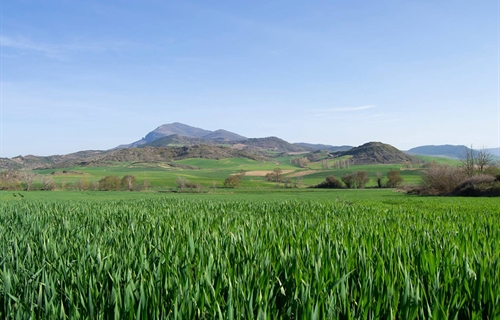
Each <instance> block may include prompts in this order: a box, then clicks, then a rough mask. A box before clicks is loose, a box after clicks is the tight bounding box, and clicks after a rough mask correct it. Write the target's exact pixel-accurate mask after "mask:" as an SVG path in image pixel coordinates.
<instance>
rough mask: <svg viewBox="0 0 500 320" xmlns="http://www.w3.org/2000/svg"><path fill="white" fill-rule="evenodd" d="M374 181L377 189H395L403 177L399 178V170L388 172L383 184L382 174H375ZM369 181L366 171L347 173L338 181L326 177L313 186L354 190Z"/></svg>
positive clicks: (332, 177) (333, 177)
mask: <svg viewBox="0 0 500 320" xmlns="http://www.w3.org/2000/svg"><path fill="white" fill-rule="evenodd" d="M375 178H376V181H377V186H378V187H379V188H382V187H384V186H385V187H388V188H395V187H397V186H399V185H400V184H401V183H402V182H403V177H401V174H400V172H399V170H390V171H389V172H388V173H387V182H386V183H385V184H384V177H383V175H382V173H380V172H377V173H376V175H375ZM369 181H370V178H369V177H368V172H366V171H356V172H353V173H348V174H345V175H343V176H342V177H341V178H340V180H339V179H338V178H337V177H335V176H332V175H330V176H327V177H326V178H325V181H323V182H321V183H320V184H318V185H316V186H314V188H332V189H338V188H344V187H345V188H347V189H351V188H356V189H362V188H364V187H365V186H366V184H367V183H368V182H369Z"/></svg>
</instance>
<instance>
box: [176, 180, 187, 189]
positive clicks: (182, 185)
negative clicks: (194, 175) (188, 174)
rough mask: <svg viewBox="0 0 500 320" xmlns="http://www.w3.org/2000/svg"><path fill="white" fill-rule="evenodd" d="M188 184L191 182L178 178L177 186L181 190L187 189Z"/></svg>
mask: <svg viewBox="0 0 500 320" xmlns="http://www.w3.org/2000/svg"><path fill="white" fill-rule="evenodd" d="M188 183H189V180H188V179H186V178H184V177H177V179H175V184H176V185H177V188H179V189H181V190H182V191H183V190H184V189H185V188H186V186H187V184H188Z"/></svg>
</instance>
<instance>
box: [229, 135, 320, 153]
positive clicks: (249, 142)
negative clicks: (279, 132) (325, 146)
mask: <svg viewBox="0 0 500 320" xmlns="http://www.w3.org/2000/svg"><path fill="white" fill-rule="evenodd" d="M234 147H235V148H238V149H249V150H260V151H264V150H265V151H272V152H278V153H290V152H310V151H313V150H312V149H309V148H306V147H301V146H297V145H293V144H291V143H289V142H286V141H285V140H283V139H280V138H277V137H267V138H250V139H246V140H244V141H236V144H235V145H234Z"/></svg>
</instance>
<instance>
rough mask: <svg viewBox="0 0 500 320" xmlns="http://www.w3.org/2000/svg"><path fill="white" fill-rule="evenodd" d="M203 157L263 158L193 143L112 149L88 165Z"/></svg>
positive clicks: (235, 150)
mask: <svg viewBox="0 0 500 320" xmlns="http://www.w3.org/2000/svg"><path fill="white" fill-rule="evenodd" d="M191 158H203V159H227V158H248V159H252V160H257V161H262V160H264V158H263V157H262V156H259V155H257V154H252V153H249V152H245V151H242V150H237V149H234V148H229V147H222V146H207V145H195V146H184V147H158V148H155V147H143V148H126V149H116V150H113V151H111V152H109V153H107V154H105V155H103V156H102V157H100V158H99V159H95V160H93V161H92V162H91V163H89V164H88V165H101V164H106V163H109V162H111V163H116V162H170V161H173V160H181V159H191Z"/></svg>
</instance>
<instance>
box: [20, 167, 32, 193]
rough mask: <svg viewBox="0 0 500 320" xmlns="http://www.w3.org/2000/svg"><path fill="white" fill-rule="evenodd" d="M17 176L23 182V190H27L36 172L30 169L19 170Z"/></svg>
mask: <svg viewBox="0 0 500 320" xmlns="http://www.w3.org/2000/svg"><path fill="white" fill-rule="evenodd" d="M19 178H20V180H21V181H22V182H23V183H24V190H26V191H29V190H30V189H31V186H32V185H33V183H34V182H35V179H36V174H35V173H33V172H30V171H21V172H20V174H19Z"/></svg>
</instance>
